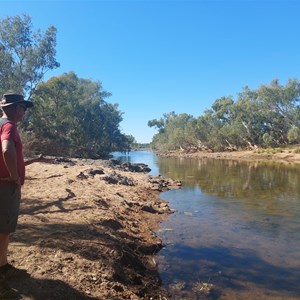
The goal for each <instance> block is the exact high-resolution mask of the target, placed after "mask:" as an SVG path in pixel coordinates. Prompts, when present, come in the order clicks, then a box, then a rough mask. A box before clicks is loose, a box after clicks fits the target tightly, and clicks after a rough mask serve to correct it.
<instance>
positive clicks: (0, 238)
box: [0, 233, 9, 267]
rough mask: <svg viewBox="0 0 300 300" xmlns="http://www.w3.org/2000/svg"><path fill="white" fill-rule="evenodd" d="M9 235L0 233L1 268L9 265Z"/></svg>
mask: <svg viewBox="0 0 300 300" xmlns="http://www.w3.org/2000/svg"><path fill="white" fill-rule="evenodd" d="M8 242H9V233H0V267H1V266H4V265H6V264H7V249H8Z"/></svg>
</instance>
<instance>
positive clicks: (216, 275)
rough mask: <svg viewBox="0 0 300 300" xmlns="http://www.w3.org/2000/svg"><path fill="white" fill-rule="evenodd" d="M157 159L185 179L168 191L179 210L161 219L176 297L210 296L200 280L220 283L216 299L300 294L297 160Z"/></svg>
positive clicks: (164, 270)
mask: <svg viewBox="0 0 300 300" xmlns="http://www.w3.org/2000/svg"><path fill="white" fill-rule="evenodd" d="M157 164H158V166H159V171H160V173H161V174H162V175H164V176H168V177H172V178H175V179H181V180H183V182H184V187H183V188H182V189H181V190H174V191H168V192H166V193H163V194H162V197H163V198H165V199H166V200H168V201H169V202H170V204H171V206H172V207H173V208H175V209H177V213H176V214H174V215H172V216H171V217H170V218H169V219H168V220H167V221H166V222H165V223H163V224H162V227H161V230H160V233H159V234H160V236H161V238H162V239H163V240H164V241H165V242H166V243H167V247H166V248H165V249H163V250H162V251H161V252H160V254H159V256H158V259H159V262H160V268H161V269H160V271H161V276H162V279H163V282H164V283H165V285H166V286H167V287H168V288H169V290H170V291H171V292H172V293H173V297H174V299H200V298H201V297H204V295H203V294H201V292H199V290H197V289H195V285H197V283H199V282H209V283H211V284H213V285H214V287H216V288H217V289H218V291H219V293H216V294H211V296H210V297H213V298H215V299H218V298H221V299H233V298H234V299H300V290H299V287H298V283H297V282H298V278H299V275H300V273H299V268H300V238H299V228H300V210H299V207H300V190H299V184H298V183H299V182H300V178H299V177H300V172H299V166H295V165H283V164H270V163H262V162H255V163H246V162H237V161H227V160H210V159H204V160H187V159H170V158H169V159H159V160H158V161H157ZM174 283H177V284H175V285H174ZM178 283H181V284H179V285H178ZM182 283H183V284H182ZM179 286H180V288H178V287H179ZM206 296H207V295H206ZM199 297H200V298H199ZM207 297H208V296H207Z"/></svg>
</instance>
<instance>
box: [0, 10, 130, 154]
mask: <svg viewBox="0 0 300 300" xmlns="http://www.w3.org/2000/svg"><path fill="white" fill-rule="evenodd" d="M56 32H57V30H56V28H55V27H54V26H51V27H49V28H48V29H47V30H46V31H45V32H44V33H42V32H41V31H40V30H37V31H35V32H33V30H32V24H31V18H30V17H29V16H27V15H22V16H14V17H7V18H4V19H2V20H0V93H1V96H2V95H3V94H4V93H7V92H17V93H21V94H23V95H25V97H26V98H27V99H29V100H31V101H32V102H33V103H34V109H30V110H28V111H27V112H26V119H25V122H24V124H22V135H23V141H24V145H25V149H26V150H27V154H34V153H42V154H44V155H60V156H74V157H92V158H102V157H107V156H108V155H109V153H111V152H112V151H128V150H129V149H130V147H131V144H132V143H134V142H135V139H134V137H133V136H131V135H124V134H122V133H121V131H120V129H119V125H120V122H121V121H122V113H121V112H120V111H119V109H118V104H111V103H108V102H106V98H108V97H109V96H110V93H108V92H106V91H104V90H103V87H102V84H101V82H98V81H96V82H94V81H92V80H90V79H83V78H78V77H77V75H76V74H75V73H74V72H69V73H65V74H62V75H61V76H57V77H52V78H50V79H49V80H48V81H47V82H43V81H42V79H43V77H44V75H45V73H46V72H48V71H49V70H53V69H55V68H58V67H59V66H60V64H59V63H58V62H57V61H56V58H55V57H56ZM28 151H29V152H30V153H28Z"/></svg>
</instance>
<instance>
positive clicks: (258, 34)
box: [0, 0, 300, 143]
mask: <svg viewBox="0 0 300 300" xmlns="http://www.w3.org/2000/svg"><path fill="white" fill-rule="evenodd" d="M22 13H24V14H27V15H30V16H31V17H32V23H33V28H34V29H37V28H40V29H41V30H42V31H44V30H45V29H46V28H48V27H49V26H50V25H54V26H55V27H56V28H57V30H58V34H57V48H56V49H57V60H58V61H59V62H60V64H61V67H60V68H59V69H56V70H54V71H51V72H49V73H48V74H47V76H46V77H45V79H48V78H50V77H52V76H57V75H61V74H62V73H64V72H70V71H74V72H75V73H76V74H77V75H78V76H79V77H81V78H89V79H92V80H94V81H101V82H102V85H103V88H104V90H106V91H108V92H111V93H112V96H111V97H110V98H108V99H106V101H108V102H111V103H118V104H119V109H120V111H122V112H123V113H124V114H123V121H122V123H121V124H120V125H121V126H120V127H121V130H122V132H123V133H125V134H131V135H133V136H134V137H135V138H136V140H137V141H138V142H141V143H144V142H150V141H151V139H152V136H153V134H154V133H155V132H156V131H155V130H154V129H153V128H149V127H148V126H147V122H148V120H151V119H159V118H160V117H162V115H163V114H164V113H168V112H171V111H175V112H176V113H178V114H179V113H188V114H191V115H193V116H195V117H197V116H199V115H201V114H203V112H204V110H205V109H208V108H210V107H211V105H212V103H213V102H214V101H215V100H216V99H218V98H220V97H222V96H233V97H234V98H236V96H237V94H238V93H239V92H241V91H242V88H243V87H244V86H246V85H247V86H249V88H250V89H256V88H258V87H259V86H260V85H261V84H268V83H270V81H271V80H272V79H275V78H277V79H279V81H280V83H281V84H285V83H286V81H287V79H289V78H297V79H300V23H299V13H300V1H297V0H294V1H292V0H257V1H255V0H231V1H230V0H210V1H209V0H207V1H204V0H203V1H202V0H198V1H192V0H185V1H184V0H181V1H180V0H144V1H142V0H135V1H134V0H131V1H129V0H123V1H114V0H111V1H109V0H107V1H101V0H98V1H97V0H94V1H89V0H81V1H71V0H69V1H68V0H65V1H59V0H52V1H43V0H39V1H3V0H0V19H2V18H4V17H6V16H14V15H20V14H22Z"/></svg>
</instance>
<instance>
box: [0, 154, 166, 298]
mask: <svg viewBox="0 0 300 300" xmlns="http://www.w3.org/2000/svg"><path fill="white" fill-rule="evenodd" d="M26 170H27V176H26V183H25V185H24V187H23V188H22V204H21V211H20V217H19V223H18V228H17V231H16V233H15V234H13V236H12V238H11V244H10V247H9V261H10V262H12V263H13V264H14V265H15V266H17V267H18V268H23V269H26V270H27V271H28V273H29V275H30V276H28V277H24V278H22V280H20V279H14V280H9V281H8V282H6V283H5V285H3V284H1V289H2V291H3V289H4V290H7V291H9V292H10V293H9V292H8V294H14V297H13V298H11V299H27V300H29V299H30V300H33V299H35V300H36V299H50V300H52V299H53V300H54V299H55V300H59V299H61V300H65V299H72V300H76V299H110V300H112V299H118V300H120V299H132V300H137V299H153V300H154V299H169V298H168V295H167V292H166V291H165V290H163V289H162V288H161V282H160V278H159V274H158V271H157V266H156V262H155V257H154V254H155V253H157V252H158V251H159V250H160V249H161V248H162V247H163V245H162V241H161V240H160V239H159V238H158V237H157V236H156V235H155V233H154V230H156V229H157V228H158V226H159V223H160V222H161V221H162V220H164V219H165V218H167V216H168V215H169V214H170V213H171V212H170V210H169V207H168V205H167V203H165V202H164V201H163V200H161V199H160V198H159V190H161V189H163V188H168V187H167V186H168V184H170V182H168V181H164V180H163V179H160V178H158V179H157V178H154V177H149V176H148V175H146V174H145V173H140V172H133V171H128V168H127V170H126V168H123V169H121V168H119V166H115V165H109V164H107V163H106V162H105V161H102V162H100V161H82V160H66V161H57V162H56V163H50V164H49V163H34V164H31V165H29V166H28V167H27V169H26ZM161 180H162V181H161ZM171 184H172V183H171ZM163 297H165V298H163ZM1 299H5V297H4V296H3V297H1Z"/></svg>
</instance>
